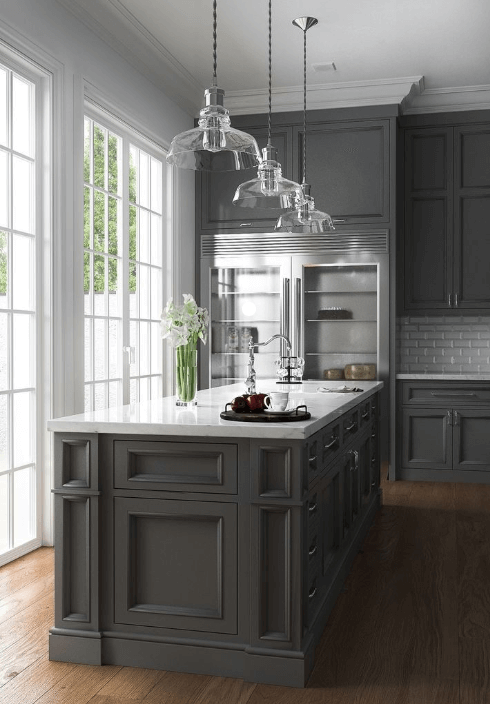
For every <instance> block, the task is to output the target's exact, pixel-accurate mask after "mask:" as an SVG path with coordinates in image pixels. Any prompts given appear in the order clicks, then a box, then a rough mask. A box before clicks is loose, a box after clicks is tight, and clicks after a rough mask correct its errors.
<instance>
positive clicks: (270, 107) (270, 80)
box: [267, 0, 272, 147]
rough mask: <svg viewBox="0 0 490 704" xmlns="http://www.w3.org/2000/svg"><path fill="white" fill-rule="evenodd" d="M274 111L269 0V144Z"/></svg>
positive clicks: (268, 143) (269, 142)
mask: <svg viewBox="0 0 490 704" xmlns="http://www.w3.org/2000/svg"><path fill="white" fill-rule="evenodd" d="M271 113H272V0H269V118H268V124H267V146H268V147H270V146H271Z"/></svg>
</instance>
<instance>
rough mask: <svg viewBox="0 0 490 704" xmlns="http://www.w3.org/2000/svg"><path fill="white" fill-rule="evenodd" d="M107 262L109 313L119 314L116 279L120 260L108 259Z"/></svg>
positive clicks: (118, 273) (117, 278)
mask: <svg viewBox="0 0 490 704" xmlns="http://www.w3.org/2000/svg"><path fill="white" fill-rule="evenodd" d="M108 264H109V315H110V316H119V315H120V314H121V313H120V310H121V305H120V304H121V301H120V299H121V296H120V294H119V293H118V281H119V276H120V262H119V261H118V260H117V259H112V258H111V257H110V258H109V260H108Z"/></svg>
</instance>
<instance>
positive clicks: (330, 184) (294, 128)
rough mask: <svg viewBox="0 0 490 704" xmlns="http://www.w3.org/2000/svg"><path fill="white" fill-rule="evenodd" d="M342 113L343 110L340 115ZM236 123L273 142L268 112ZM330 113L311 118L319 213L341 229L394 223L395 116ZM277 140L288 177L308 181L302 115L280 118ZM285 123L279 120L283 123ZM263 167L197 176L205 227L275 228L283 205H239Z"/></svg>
mask: <svg viewBox="0 0 490 704" xmlns="http://www.w3.org/2000/svg"><path fill="white" fill-rule="evenodd" d="M337 114H338V112H337ZM260 117H261V118H262V119H263V122H264V124H263V125H258V124H257V120H258V117H257V116H255V117H254V118H249V119H250V122H251V124H252V125H253V126H247V124H246V123H245V121H244V120H245V118H241V119H240V118H238V119H234V120H233V125H234V126H235V127H237V129H241V130H244V131H245V132H248V133H249V134H252V135H253V136H254V137H255V138H256V139H257V142H258V144H259V147H260V148H262V147H264V146H265V145H266V143H267V116H260ZM329 117H330V116H329V115H328V114H327V111H318V112H317V113H316V114H314V115H313V116H309V118H308V124H307V142H306V146H307V154H306V156H307V164H306V174H307V181H308V183H310V184H311V193H312V195H313V197H314V199H315V205H316V207H317V209H318V210H322V211H324V212H327V213H329V215H331V217H332V218H333V220H334V223H335V227H336V229H337V230H340V231H342V230H352V229H355V230H362V229H367V230H369V229H375V228H379V227H383V228H388V227H390V222H391V221H392V219H393V210H394V208H393V198H392V197H391V195H392V193H394V168H393V165H394V147H392V144H393V140H392V135H394V134H395V118H394V117H387V118H369V119H345V120H342V121H339V120H335V121H333V120H332V119H329ZM274 121H275V122H276V126H275V127H274V128H273V136H272V143H273V145H274V146H275V147H276V148H277V149H278V159H279V161H280V163H281V165H282V170H283V176H284V177H286V178H289V179H291V180H293V181H296V182H297V183H301V181H302V179H303V148H304V134H303V125H302V114H301V113H284V114H281V115H279V116H278V115H277V114H276V115H274ZM278 123H279V124H278ZM256 175H257V171H256V169H249V170H247V171H239V172H224V173H209V172H200V173H198V174H197V178H196V184H197V198H196V205H197V232H199V233H200V234H213V233H219V232H230V233H236V232H243V231H252V232H271V231H272V230H273V229H274V226H275V224H276V221H277V219H278V217H279V215H280V214H281V213H282V212H284V211H281V210H259V209H255V208H243V207H239V206H235V205H233V203H232V200H233V196H234V194H235V190H236V188H237V186H239V185H240V184H241V183H243V182H244V181H247V180H249V179H252V178H255V177H256Z"/></svg>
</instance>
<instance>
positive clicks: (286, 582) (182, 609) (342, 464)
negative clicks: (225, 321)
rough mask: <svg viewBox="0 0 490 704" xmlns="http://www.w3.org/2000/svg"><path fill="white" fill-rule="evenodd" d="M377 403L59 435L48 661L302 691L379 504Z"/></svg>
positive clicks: (375, 399)
mask: <svg viewBox="0 0 490 704" xmlns="http://www.w3.org/2000/svg"><path fill="white" fill-rule="evenodd" d="M377 413H378V395H377V394H375V395H373V396H371V397H369V398H368V399H366V400H364V402H363V403H362V404H358V405H357V406H356V407H354V408H350V409H349V410H348V411H347V412H346V413H344V414H342V415H340V416H339V417H338V418H337V419H336V420H335V421H333V422H332V423H329V424H328V425H325V426H324V427H323V428H320V429H319V430H318V431H317V432H316V433H314V434H313V435H312V436H311V437H308V438H306V439H300V438H298V439H294V440H293V439H273V438H253V437H252V438H247V437H234V438H225V437H220V436H214V437H212V438H210V440H209V442H206V439H204V438H196V439H194V438H182V437H181V438H179V437H176V436H168V437H164V436H161V437H160V436H143V435H135V436H129V435H122V434H119V435H118V434H114V435H112V434H106V433H100V434H87V435H84V434H83V433H80V434H77V433H70V434H57V435H56V437H55V453H56V454H55V456H56V460H57V467H56V483H57V488H56V489H55V494H56V596H55V602H56V624H55V628H53V629H52V630H51V634H50V658H51V659H53V660H62V661H68V662H81V663H88V664H98V665H101V664H114V665H116V664H117V665H123V666H125V665H131V666H134V667H151V668H159V669H167V670H177V671H183V672H198V673H210V674H213V675H220V676H225V677H243V678H244V679H247V680H252V681H255V682H265V683H271V684H288V685H291V686H299V687H301V686H304V684H305V681H306V680H307V678H308V675H309V673H310V672H311V669H312V667H313V663H314V656H315V647H316V645H317V644H318V642H319V640H320V637H321V634H322V632H323V629H324V627H325V624H326V622H327V618H328V615H329V613H330V611H331V609H332V608H333V606H334V603H335V600H336V598H337V596H338V594H339V592H340V590H341V588H342V585H343V583H344V581H345V579H346V577H347V574H348V572H349V570H350V567H351V565H352V562H353V560H354V558H355V556H356V554H357V551H358V549H359V547H360V545H361V543H362V541H363V539H364V537H365V535H366V533H367V531H368V530H369V527H370V525H371V522H372V520H373V517H374V514H375V512H376V510H377V508H378V507H379V484H378V481H379V466H378V467H376V466H374V464H373V458H374V461H376V462H378V464H379V457H378V455H373V447H375V445H373V435H375V434H376V429H377V426H378V417H377ZM473 432H476V431H473Z"/></svg>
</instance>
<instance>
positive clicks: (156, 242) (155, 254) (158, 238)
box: [151, 213, 163, 266]
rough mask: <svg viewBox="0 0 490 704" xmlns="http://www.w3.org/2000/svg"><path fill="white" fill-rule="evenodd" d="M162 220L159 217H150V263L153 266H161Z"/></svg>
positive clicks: (153, 215)
mask: <svg viewBox="0 0 490 704" xmlns="http://www.w3.org/2000/svg"><path fill="white" fill-rule="evenodd" d="M162 247H163V242H162V218H161V217H160V215H155V214H154V213H152V215H151V263H152V264H153V266H162Z"/></svg>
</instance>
